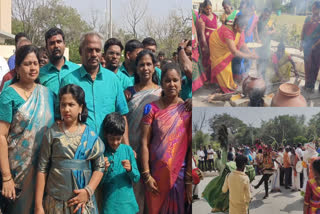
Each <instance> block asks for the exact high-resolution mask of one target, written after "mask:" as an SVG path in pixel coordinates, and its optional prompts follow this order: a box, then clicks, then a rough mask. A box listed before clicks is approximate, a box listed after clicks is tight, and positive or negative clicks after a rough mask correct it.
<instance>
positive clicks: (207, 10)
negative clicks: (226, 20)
mask: <svg viewBox="0 0 320 214" xmlns="http://www.w3.org/2000/svg"><path fill="white" fill-rule="evenodd" d="M202 6H203V10H202V13H201V15H199V19H198V22H197V31H198V39H199V41H200V46H201V52H202V63H203V67H204V69H205V72H206V74H207V80H210V77H211V69H212V68H211V61H210V52H209V38H210V35H211V33H212V32H214V31H215V30H216V29H217V28H218V23H217V18H218V17H217V15H216V14H214V13H213V12H212V4H211V1H210V0H204V2H203V3H202Z"/></svg>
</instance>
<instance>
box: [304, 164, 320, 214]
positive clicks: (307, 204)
mask: <svg viewBox="0 0 320 214" xmlns="http://www.w3.org/2000/svg"><path fill="white" fill-rule="evenodd" d="M312 168H313V172H314V178H311V179H309V180H308V183H307V189H306V193H305V196H304V211H303V213H304V214H318V213H320V205H319V204H320V160H319V159H318V160H315V161H314V162H313V163H312Z"/></svg>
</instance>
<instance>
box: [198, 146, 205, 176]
mask: <svg viewBox="0 0 320 214" xmlns="http://www.w3.org/2000/svg"><path fill="white" fill-rule="evenodd" d="M197 155H198V162H199V164H198V167H199V169H200V170H201V171H204V166H203V164H204V156H205V154H204V151H203V146H200V149H199V150H198V151H197Z"/></svg>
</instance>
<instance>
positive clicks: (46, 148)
mask: <svg viewBox="0 0 320 214" xmlns="http://www.w3.org/2000/svg"><path fill="white" fill-rule="evenodd" d="M59 101H60V105H59V106H60V112H61V116H62V118H63V120H62V121H57V122H56V123H55V124H54V125H53V126H52V127H51V128H50V129H49V130H48V131H47V132H46V134H45V136H44V137H43V141H42V145H41V150H40V155H39V165H38V173H37V184H36V196H35V201H36V202H35V203H36V209H35V211H36V212H35V214H45V213H63V214H67V213H76V212H77V211H78V210H79V212H78V213H88V214H89V213H90V214H98V207H97V205H96V200H95V197H94V192H95V190H96V188H97V186H98V184H99V182H100V181H101V179H102V176H103V172H104V170H105V161H104V157H103V153H104V150H105V146H104V144H103V142H102V140H101V139H100V138H99V137H98V135H97V134H96V133H95V132H94V131H93V130H92V129H91V128H90V127H89V126H87V125H85V124H84V123H85V121H86V120H87V117H88V109H87V107H86V103H85V93H84V91H83V90H82V88H81V87H79V86H77V85H73V84H70V85H66V86H64V87H63V88H61V90H60V92H59ZM44 193H45V194H44Z"/></svg>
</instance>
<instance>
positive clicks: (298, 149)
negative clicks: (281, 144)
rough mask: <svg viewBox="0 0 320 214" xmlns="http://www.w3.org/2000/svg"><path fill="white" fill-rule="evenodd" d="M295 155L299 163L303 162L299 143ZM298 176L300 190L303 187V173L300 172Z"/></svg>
mask: <svg viewBox="0 0 320 214" xmlns="http://www.w3.org/2000/svg"><path fill="white" fill-rule="evenodd" d="M296 154H297V155H298V157H299V159H300V160H301V161H303V151H302V144H301V143H299V144H298V147H297V149H296ZM299 176H300V188H302V187H303V173H302V172H300V173H299Z"/></svg>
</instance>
